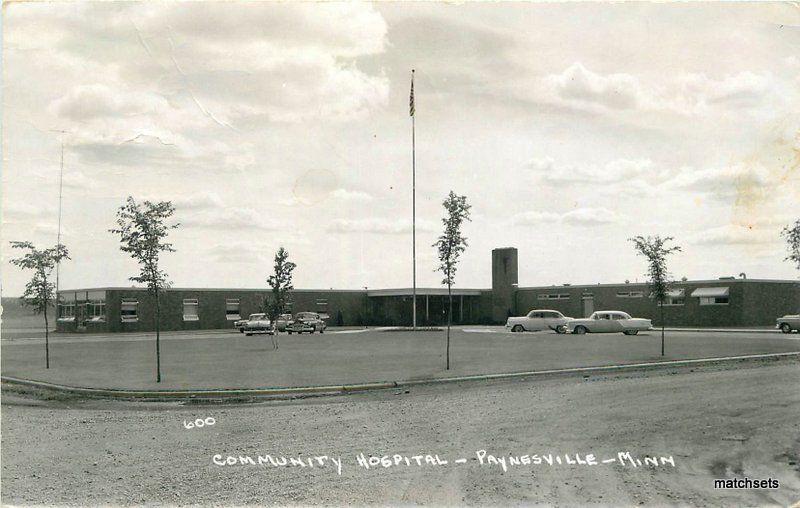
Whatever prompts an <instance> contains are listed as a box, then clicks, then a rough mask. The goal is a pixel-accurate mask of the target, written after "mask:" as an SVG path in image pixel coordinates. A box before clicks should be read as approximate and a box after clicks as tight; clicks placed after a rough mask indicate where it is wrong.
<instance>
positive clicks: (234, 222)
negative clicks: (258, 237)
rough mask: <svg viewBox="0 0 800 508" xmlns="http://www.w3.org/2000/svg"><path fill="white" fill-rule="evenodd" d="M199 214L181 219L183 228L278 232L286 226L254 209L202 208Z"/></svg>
mask: <svg viewBox="0 0 800 508" xmlns="http://www.w3.org/2000/svg"><path fill="white" fill-rule="evenodd" d="M201 210H202V211H200V212H199V213H196V214H193V215H190V216H189V217H187V218H185V219H180V223H181V225H182V226H186V227H189V228H202V229H213V230H222V231H231V230H253V231H278V230H281V229H282V228H284V229H285V225H282V224H280V223H279V222H278V221H276V220H274V219H273V218H271V217H269V216H265V215H263V214H261V213H259V212H256V211H255V210H253V209H252V208H242V207H228V208H221V209H210V210H209V209H208V208H202V209H201Z"/></svg>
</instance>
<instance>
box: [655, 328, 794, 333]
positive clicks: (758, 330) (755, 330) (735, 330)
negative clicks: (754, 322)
mask: <svg viewBox="0 0 800 508" xmlns="http://www.w3.org/2000/svg"><path fill="white" fill-rule="evenodd" d="M650 331H651V332H660V331H661V328H657V327H653V329H652V330H650ZM664 331H665V332H721V333H782V332H781V331H780V330H778V329H777V328H769V329H765V328H753V329H749V330H748V329H747V328H664Z"/></svg>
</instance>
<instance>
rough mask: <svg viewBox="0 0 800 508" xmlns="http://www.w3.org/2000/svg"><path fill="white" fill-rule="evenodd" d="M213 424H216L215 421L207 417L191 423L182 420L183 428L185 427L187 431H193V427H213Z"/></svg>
mask: <svg viewBox="0 0 800 508" xmlns="http://www.w3.org/2000/svg"><path fill="white" fill-rule="evenodd" d="M215 423H217V421H216V420H215V419H214V418H213V417H211V416H209V417H208V418H206V419H205V420H204V419H202V418H198V419H197V420H195V421H193V422H187V421H186V420H183V426H184V427H186V428H187V429H193V428H195V427H197V428H200V427H205V426H206V425H214V424H215Z"/></svg>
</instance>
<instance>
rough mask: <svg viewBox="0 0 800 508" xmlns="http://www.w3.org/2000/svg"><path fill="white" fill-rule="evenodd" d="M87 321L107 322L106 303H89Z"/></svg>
mask: <svg viewBox="0 0 800 508" xmlns="http://www.w3.org/2000/svg"><path fill="white" fill-rule="evenodd" d="M86 320H87V321H91V322H93V323H102V322H105V320H106V302H103V301H98V302H88V303H87V304H86Z"/></svg>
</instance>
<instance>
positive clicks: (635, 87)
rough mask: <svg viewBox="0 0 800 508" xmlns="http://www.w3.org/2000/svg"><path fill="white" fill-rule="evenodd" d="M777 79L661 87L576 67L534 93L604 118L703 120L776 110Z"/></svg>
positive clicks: (697, 79)
mask: <svg viewBox="0 0 800 508" xmlns="http://www.w3.org/2000/svg"><path fill="white" fill-rule="evenodd" d="M774 87H775V79H774V78H773V76H772V75H771V74H769V73H767V74H763V75H762V74H756V73H754V72H751V71H741V72H739V73H736V74H727V75H724V76H722V77H720V78H718V79H715V78H711V77H708V76H707V75H706V74H704V73H683V74H677V75H676V76H674V77H672V79H670V80H666V81H664V82H660V83H658V84H651V83H647V82H646V81H644V80H642V79H641V78H640V77H638V76H635V75H633V74H627V73H619V72H617V73H608V74H600V73H597V72H593V71H592V70H590V69H588V68H586V67H585V66H584V65H583V64H581V63H580V62H575V63H573V64H572V65H570V66H569V67H567V68H566V69H565V70H564V71H562V72H561V73H557V74H548V75H546V76H544V77H542V78H541V79H540V80H539V82H538V83H537V84H536V85H535V86H534V87H532V90H533V94H534V96H538V100H540V101H543V102H550V103H555V104H559V105H562V106H567V107H570V108H575V109H581V110H587V111H593V112H597V113H601V112H615V111H617V112H621V111H632V112H635V111H643V112H661V113H677V114H681V115H703V114H707V113H709V112H710V110H711V109H714V108H716V109H720V108H728V109H733V110H742V109H746V108H756V107H759V106H765V107H767V106H770V105H771V104H770V101H768V100H767V99H770V98H774V96H775V95H776V94H773V93H772V92H773V90H774Z"/></svg>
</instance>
